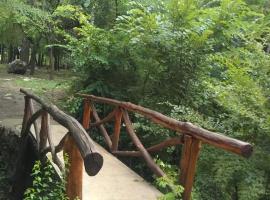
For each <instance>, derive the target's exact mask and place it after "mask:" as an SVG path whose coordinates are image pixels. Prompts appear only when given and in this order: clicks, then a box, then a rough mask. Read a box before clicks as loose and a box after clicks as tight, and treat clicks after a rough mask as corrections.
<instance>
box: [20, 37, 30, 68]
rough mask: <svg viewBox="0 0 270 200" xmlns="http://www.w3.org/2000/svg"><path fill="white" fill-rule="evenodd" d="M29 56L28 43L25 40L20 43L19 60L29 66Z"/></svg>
mask: <svg viewBox="0 0 270 200" xmlns="http://www.w3.org/2000/svg"><path fill="white" fill-rule="evenodd" d="M29 55H30V43H29V41H28V40H27V39H26V38H25V39H23V41H22V50H21V60H22V61H24V62H26V64H27V65H28V64H29Z"/></svg>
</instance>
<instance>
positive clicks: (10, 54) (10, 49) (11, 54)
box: [8, 45, 14, 63]
mask: <svg viewBox="0 0 270 200" xmlns="http://www.w3.org/2000/svg"><path fill="white" fill-rule="evenodd" d="M13 50H14V49H13V46H12V45H10V46H9V49H8V62H9V63H10V62H12V61H13V60H14V52H13Z"/></svg>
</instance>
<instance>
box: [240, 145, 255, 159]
mask: <svg viewBox="0 0 270 200" xmlns="http://www.w3.org/2000/svg"><path fill="white" fill-rule="evenodd" d="M241 153H242V156H243V157H245V158H249V157H250V156H251V155H252V153H253V147H252V146H251V144H246V145H245V146H244V147H243V148H242V150H241Z"/></svg>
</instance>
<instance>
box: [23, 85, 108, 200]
mask: <svg viewBox="0 0 270 200" xmlns="http://www.w3.org/2000/svg"><path fill="white" fill-rule="evenodd" d="M20 91H21V92H22V93H24V94H25V110H24V118H23V125H22V137H26V138H27V137H28V136H29V133H30V128H31V126H32V124H34V128H35V132H36V142H37V146H38V149H37V150H38V153H39V158H40V159H41V160H42V159H43V158H44V156H45V155H46V153H48V152H51V155H52V160H53V162H54V163H55V164H56V165H57V166H58V168H59V169H60V170H61V171H62V173H64V167H63V164H62V163H61V161H60V159H59V158H58V157H57V153H58V152H60V151H61V150H62V149H64V152H66V153H68V155H69V162H70V168H69V170H68V172H69V173H68V175H67V195H68V197H69V199H75V198H76V197H78V198H79V199H81V200H82V175H83V163H84V166H85V170H86V172H87V173H88V175H90V176H95V175H96V174H97V173H98V172H99V170H100V169H101V167H102V165H103V157H102V156H101V155H100V154H99V153H98V152H97V151H96V149H95V147H94V143H93V141H92V139H91V138H90V137H89V135H88V134H87V132H86V131H85V129H88V128H89V124H90V112H91V107H90V101H89V100H86V101H85V106H84V118H83V126H84V127H83V126H82V125H81V124H80V123H78V122H77V121H76V120H75V119H74V118H73V117H71V116H69V115H67V114H65V113H64V112H63V111H61V110H59V109H58V108H57V107H56V106H54V105H50V104H47V103H45V102H43V101H42V100H41V99H40V98H39V97H37V96H35V95H34V94H31V93H29V92H27V91H25V90H23V89H21V90H20ZM32 100H35V101H36V103H37V104H39V105H40V106H41V109H39V110H38V111H36V112H35V113H34V108H33V103H32ZM40 116H41V127H40V131H39V130H38V126H37V121H36V120H37V119H38V118H39V117H40ZM50 116H51V117H53V119H54V120H55V121H57V122H58V123H59V124H61V125H62V126H64V127H65V128H67V129H68V131H69V132H68V133H67V134H66V135H65V136H64V137H63V138H62V139H61V141H60V142H59V144H58V145H56V146H55V145H54V142H53V137H52V133H51V128H50ZM84 128H85V129H84ZM30 135H31V134H30ZM47 143H48V144H49V146H47Z"/></svg>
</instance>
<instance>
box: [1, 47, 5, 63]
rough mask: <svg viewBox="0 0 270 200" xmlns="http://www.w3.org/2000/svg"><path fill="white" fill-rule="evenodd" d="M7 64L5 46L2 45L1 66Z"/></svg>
mask: <svg viewBox="0 0 270 200" xmlns="http://www.w3.org/2000/svg"><path fill="white" fill-rule="evenodd" d="M4 62H5V46H4V44H1V64H3V63H4Z"/></svg>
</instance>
